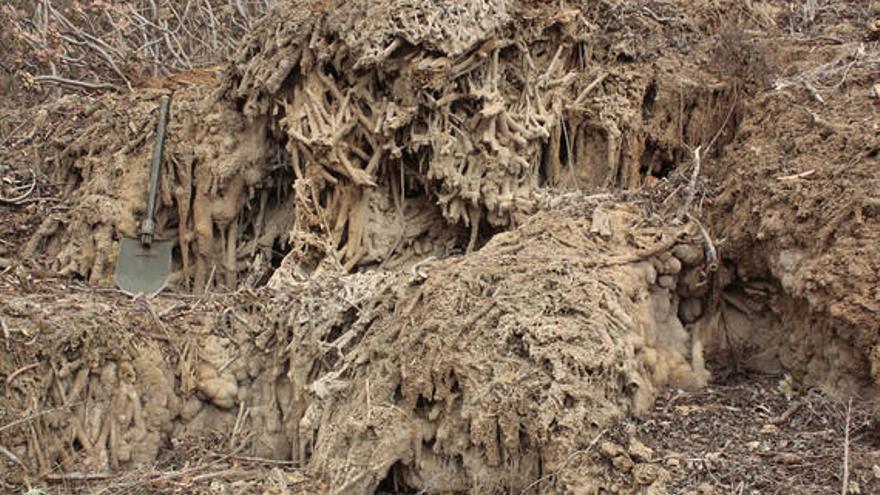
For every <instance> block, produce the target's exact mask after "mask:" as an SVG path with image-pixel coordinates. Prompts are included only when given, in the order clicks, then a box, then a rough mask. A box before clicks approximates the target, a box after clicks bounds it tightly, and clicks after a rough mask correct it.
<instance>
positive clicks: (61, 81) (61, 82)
mask: <svg viewBox="0 0 880 495" xmlns="http://www.w3.org/2000/svg"><path fill="white" fill-rule="evenodd" d="M34 82H36V83H38V84H50V85H55V86H63V87H67V88H79V89H88V90H102V89H110V90H113V91H120V88H119V86H116V85H114V84H110V83H93V82H86V81H77V80H74V79H66V78H63V77H60V76H48V75H47V76H35V77H34Z"/></svg>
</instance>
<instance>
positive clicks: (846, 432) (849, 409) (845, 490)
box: [840, 399, 852, 495]
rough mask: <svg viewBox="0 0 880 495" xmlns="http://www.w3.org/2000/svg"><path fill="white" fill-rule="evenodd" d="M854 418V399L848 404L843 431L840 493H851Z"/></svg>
mask: <svg viewBox="0 0 880 495" xmlns="http://www.w3.org/2000/svg"><path fill="white" fill-rule="evenodd" d="M851 418H852V399H850V400H849V402H848V403H847V405H846V429H845V430H844V432H843V480H842V481H841V487H840V495H847V493H849V424H850V421H851Z"/></svg>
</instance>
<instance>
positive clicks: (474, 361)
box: [0, 198, 707, 493]
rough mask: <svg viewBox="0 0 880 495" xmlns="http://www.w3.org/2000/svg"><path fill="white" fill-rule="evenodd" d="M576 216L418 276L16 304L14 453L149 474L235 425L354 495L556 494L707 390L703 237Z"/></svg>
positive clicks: (35, 460)
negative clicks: (180, 449)
mask: <svg viewBox="0 0 880 495" xmlns="http://www.w3.org/2000/svg"><path fill="white" fill-rule="evenodd" d="M578 204H579V205H580V206H579V207H574V208H573V209H574V211H570V212H568V213H563V212H559V211H556V212H547V213H542V214H539V215H537V216H534V217H532V218H531V219H529V220H528V221H527V222H526V223H525V224H524V225H523V226H521V227H519V228H518V229H516V230H514V231H511V232H509V233H505V234H499V235H497V236H495V237H494V238H493V239H492V240H491V241H490V242H489V243H488V244H487V245H486V246H485V247H484V248H483V249H481V250H480V251H479V252H477V253H473V254H471V255H467V256H462V257H455V258H450V259H447V260H434V261H430V262H426V263H423V264H421V265H419V266H417V267H414V268H413V270H412V272H410V273H401V272H372V273H365V274H353V275H347V276H339V275H334V274H333V273H332V272H323V271H319V272H318V274H316V275H315V276H314V277H313V278H312V279H311V280H309V281H308V282H299V283H296V282H291V281H289V280H280V279H279V278H275V279H273V280H272V282H271V283H270V285H273V286H276V288H275V289H263V290H261V291H260V292H259V293H248V292H243V293H241V294H239V295H236V296H227V297H219V296H218V297H215V298H211V300H208V301H204V299H199V301H198V302H197V303H196V304H195V305H194V306H191V305H187V304H180V303H174V302H173V301H172V300H157V301H152V302H151V301H150V300H148V299H143V298H137V299H135V300H133V301H131V302H129V303H126V302H124V301H121V300H120V299H118V298H116V297H115V296H114V297H113V298H110V297H107V296H95V295H91V296H87V295H83V296H73V297H68V298H65V299H62V300H60V301H56V302H55V303H54V304H53V305H51V306H49V307H45V306H43V305H41V304H36V303H34V302H32V301H30V300H29V298H28V297H9V298H5V299H4V301H3V303H2V306H0V314H2V318H3V321H4V325H5V326H6V328H7V329H9V331H10V332H14V334H15V335H14V336H13V337H12V338H11V340H8V341H7V342H8V343H11V344H12V345H13V346H14V347H12V348H10V349H8V350H0V356H2V358H3V359H2V360H0V363H3V364H2V366H3V369H2V372H3V374H4V375H5V376H7V377H8V378H7V380H6V384H7V386H6V395H7V398H8V400H7V404H8V405H9V406H10V407H9V408H8V411H9V412H13V411H14V412H16V413H18V414H21V415H24V416H27V412H28V411H30V412H31V413H33V414H35V416H33V417H32V418H30V420H28V421H26V422H22V423H20V424H18V425H13V426H12V427H9V428H5V430H4V431H3V432H2V433H0V440H2V443H3V445H6V446H8V449H9V451H10V452H11V453H12V454H13V455H14V456H15V457H16V458H17V459H19V461H20V462H22V463H24V465H26V466H33V467H34V468H35V469H37V470H38V471H40V472H45V471H46V470H48V469H56V468H57V466H61V467H62V469H66V470H71V469H83V470H85V471H88V472H108V471H109V470H117V469H123V468H133V467H135V466H137V465H140V464H144V463H152V462H156V461H159V460H161V459H162V458H163V457H164V456H169V455H172V453H173V452H174V448H173V446H175V445H180V444H181V443H183V442H186V441H187V439H193V438H206V437H207V438H210V437H212V436H215V435H218V434H220V435H221V436H222V438H226V439H228V440H227V441H228V442H230V447H232V448H239V450H238V452H241V453H244V454H247V455H252V456H259V457H263V458H266V457H268V458H272V459H282V460H287V459H292V460H293V461H294V462H295V463H298V464H300V463H301V464H304V465H306V466H308V468H309V471H310V472H312V473H315V474H316V475H318V476H320V477H322V478H324V479H327V480H328V481H329V483H330V484H331V486H333V487H334V489H335V490H336V491H338V492H340V493H372V492H374V491H375V490H376V489H377V487H379V485H380V484H382V483H389V482H390V483H396V484H398V485H401V486H404V485H405V486H409V487H411V488H413V489H417V490H421V489H425V490H430V491H438V490H439V491H464V490H469V489H472V488H474V485H473V480H474V479H479V480H480V482H479V483H480V486H479V489H480V490H481V491H486V492H503V491H507V490H510V489H515V490H522V489H524V488H526V487H527V486H528V485H530V484H531V485H532V487H535V486H538V485H537V484H534V483H538V484H540V483H542V482H545V481H546V480H544V481H538V482H536V480H539V478H541V476H542V474H543V473H546V472H549V471H550V470H561V469H564V468H566V467H567V465H568V463H569V461H568V460H567V456H568V455H569V454H570V453H571V452H572V451H574V450H577V449H578V448H582V447H584V446H586V445H587V444H589V442H590V441H591V439H592V438H593V436H595V435H596V433H597V432H598V430H599V428H604V427H607V426H609V425H611V424H612V423H613V422H614V421H616V420H618V419H619V418H621V417H622V416H623V415H625V414H628V413H630V412H638V411H645V410H647V409H648V408H650V405H651V404H652V402H653V399H654V396H655V394H656V393H657V390H659V389H662V388H664V387H666V386H670V385H671V386H675V387H685V388H689V387H697V386H700V385H701V384H704V383H705V381H706V379H707V373H706V371H705V369H704V368H703V362H702V349H701V343H700V342H699V339H698V337H699V336H696V338H694V337H693V336H692V335H691V333H689V332H688V331H687V330H686V329H685V328H684V326H683V325H682V324H681V322H680V321H679V319H678V318H677V316H676V315H677V309H678V308H677V306H678V298H677V296H675V294H674V292H672V291H671V289H673V288H674V286H675V283H676V280H677V279H678V276H679V275H680V274H682V273H685V272H686V271H687V270H683V269H682V266H683V265H685V264H686V266H692V267H693V268H694V269H697V268H698V267H696V266H694V265H693V262H694V259H695V257H694V253H696V259H700V258H701V254H702V252H703V251H702V249H703V248H702V245H701V244H700V242H702V241H701V239H702V238H701V237H700V235H699V234H698V233H696V232H694V230H695V228H694V227H693V226H692V225H686V226H682V227H678V228H670V227H663V226H661V225H652V224H651V222H646V221H645V219H644V217H643V214H642V212H641V208H640V207H638V206H636V205H630V206H629V207H621V206H619V205H618V206H615V205H613V204H610V205H606V206H603V205H601V204H598V205H597V204H595V203H593V204H592V205H591V206H585V205H590V199H589V198H583V199H582V201H578ZM579 209H580V210H579ZM589 210H592V213H591V214H590V211H589ZM548 245H552V246H553V249H552V250H549V251H548V249H547V247H548ZM674 253H679V255H680V256H682V258H686V259H684V260H683V259H679V258H678V257H676V256H675V255H674ZM279 277H281V275H279ZM536 284H537V286H539V287H541V291H540V292H539V293H537V294H536V293H535V290H534V288H535V286H536ZM203 301H204V302H203ZM199 304H204V305H206V307H205V308H204V309H202V310H198V311H195V310H194V309H193V308H194V307H197V306H198V305H199ZM221 308H225V309H222V310H221ZM62 321H63V322H66V323H62ZM71 322H74V323H73V324H71ZM120 334H125V335H128V336H130V337H131V338H130V339H119V335H120ZM28 339H30V340H29V341H28ZM35 344H36V345H35ZM169 446H171V448H170V449H169ZM358 459H369V462H368V463H367V464H366V465H364V464H363V463H360V462H358V461H357V460H358ZM551 488H552V489H556V490H562V491H565V490H568V489H569V488H565V487H563V486H557V487H555V488H553V485H552V484H551V485H547V489H551Z"/></svg>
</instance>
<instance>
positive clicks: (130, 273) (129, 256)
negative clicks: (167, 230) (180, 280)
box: [114, 237, 174, 294]
mask: <svg viewBox="0 0 880 495" xmlns="http://www.w3.org/2000/svg"><path fill="white" fill-rule="evenodd" d="M173 244H174V243H173V242H171V241H153V242H152V243H151V244H150V245H149V246H147V245H145V244H142V243H141V241H140V239H132V238H130V237H123V238H122V242H121V243H120V246H119V258H118V259H117V260H116V273H115V274H114V278H115V280H116V285H117V286H119V288H120V289H122V290H124V291H126V292H129V293H131V294H141V293H143V294H156V293H158V292H159V291H161V290H162V289H163V288H164V287H165V284H166V282H167V281H168V274H169V273H170V272H171V248H172V247H173Z"/></svg>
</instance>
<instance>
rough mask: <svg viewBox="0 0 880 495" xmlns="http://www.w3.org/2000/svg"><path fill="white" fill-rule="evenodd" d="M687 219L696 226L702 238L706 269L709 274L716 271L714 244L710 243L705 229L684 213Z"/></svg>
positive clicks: (693, 217)
mask: <svg viewBox="0 0 880 495" xmlns="http://www.w3.org/2000/svg"><path fill="white" fill-rule="evenodd" d="M685 215H687V217H688V218H689V219H690V220H691V221H692V222H694V223H695V224H696V225H697V228H698V229H699V230H700V235H701V236H702V237H703V249H704V250H705V251H706V269H707V270H708V271H710V272H714V271H715V270H717V269H718V251H716V250H715V244H714V243H713V242H712V237H710V236H709V231H708V230H706V227H703V224H702V223H700V221H699V220H697V218H696V217H695V216H693V215H691V214H690V213H685Z"/></svg>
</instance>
